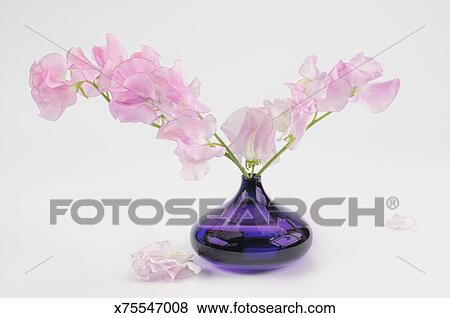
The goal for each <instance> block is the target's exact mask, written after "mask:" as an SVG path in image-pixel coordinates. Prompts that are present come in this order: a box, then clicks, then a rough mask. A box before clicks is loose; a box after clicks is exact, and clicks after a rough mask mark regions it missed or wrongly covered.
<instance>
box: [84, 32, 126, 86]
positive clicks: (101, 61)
mask: <svg viewBox="0 0 450 318" xmlns="http://www.w3.org/2000/svg"><path fill="white" fill-rule="evenodd" d="M92 55H93V56H94V59H95V61H96V63H97V65H98V67H99V68H100V70H101V72H100V74H99V79H98V85H99V88H100V91H102V92H103V91H108V90H109V89H110V88H111V76H112V73H113V71H114V69H115V68H116V67H117V66H118V65H119V64H120V63H122V62H123V61H124V60H125V59H126V56H127V53H126V49H125V48H124V47H123V46H122V44H120V42H119V41H118V40H117V38H116V37H115V36H114V35H112V34H107V35H106V46H94V47H93V48H92Z"/></svg>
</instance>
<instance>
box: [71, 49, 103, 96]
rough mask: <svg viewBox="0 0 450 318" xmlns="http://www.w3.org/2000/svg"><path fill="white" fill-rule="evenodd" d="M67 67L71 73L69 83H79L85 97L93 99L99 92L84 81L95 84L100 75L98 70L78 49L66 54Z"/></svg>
mask: <svg viewBox="0 0 450 318" xmlns="http://www.w3.org/2000/svg"><path fill="white" fill-rule="evenodd" d="M66 58H67V66H68V67H69V70H70V73H71V82H72V83H77V82H82V83H81V88H82V90H83V92H84V93H85V94H86V96H87V97H95V96H98V95H99V94H100V92H99V91H98V90H97V89H96V88H95V87H94V86H93V85H91V84H89V83H86V81H90V82H95V81H96V80H97V78H98V77H99V75H100V72H99V68H98V67H97V66H95V65H94V64H93V63H92V62H90V61H89V60H88V59H87V58H86V56H85V55H84V53H83V50H82V49H81V48H79V47H77V48H71V49H70V50H69V52H67V56H66Z"/></svg>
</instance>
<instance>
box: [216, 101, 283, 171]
mask: <svg viewBox="0 0 450 318" xmlns="http://www.w3.org/2000/svg"><path fill="white" fill-rule="evenodd" d="M222 131H223V132H224V133H225V135H226V136H227V138H228V140H229V141H230V145H229V147H230V149H231V150H232V151H233V152H234V153H235V155H236V156H237V158H238V159H241V158H244V159H245V160H248V161H258V160H261V162H262V163H264V162H266V161H267V160H269V159H270V158H271V157H272V156H273V155H274V154H275V152H276V146H275V127H274V124H273V122H272V116H271V115H270V113H269V111H268V109H267V108H266V107H260V108H251V107H244V108H241V109H239V110H237V111H235V112H233V113H232V114H231V115H230V116H229V117H228V119H227V120H226V121H225V123H224V124H223V125H222Z"/></svg>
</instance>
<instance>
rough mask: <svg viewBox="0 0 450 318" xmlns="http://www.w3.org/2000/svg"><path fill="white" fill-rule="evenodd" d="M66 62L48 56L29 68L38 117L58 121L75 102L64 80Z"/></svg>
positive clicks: (70, 89) (58, 57)
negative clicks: (38, 112)
mask: <svg viewBox="0 0 450 318" xmlns="http://www.w3.org/2000/svg"><path fill="white" fill-rule="evenodd" d="M67 72H68V69H67V65H66V61H65V60H64V58H63V57H62V56H61V55H59V54H55V53H54V54H48V55H46V56H44V57H43V58H41V59H40V60H39V61H38V62H34V63H33V65H31V68H30V87H31V95H32V96H33V99H34V101H35V102H36V104H37V105H38V107H39V111H40V114H39V115H40V116H41V117H43V118H45V119H48V120H56V119H58V118H59V117H60V116H61V115H62V113H63V112H64V110H65V109H66V108H67V107H68V106H71V105H73V104H75V102H76V100H77V93H76V90H75V88H74V87H73V86H72V84H71V82H69V81H67V80H66V75H67Z"/></svg>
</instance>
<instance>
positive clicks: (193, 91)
mask: <svg viewBox="0 0 450 318" xmlns="http://www.w3.org/2000/svg"><path fill="white" fill-rule="evenodd" d="M157 74H158V75H159V76H160V78H162V79H164V80H165V81H166V83H165V84H166V85H164V86H163V89H164V91H163V92H161V93H164V94H165V96H166V97H167V98H168V99H169V100H170V101H172V102H173V103H175V104H176V105H178V107H177V108H176V110H177V111H178V112H179V111H183V110H186V109H189V110H194V111H195V112H197V113H200V114H204V113H208V112H209V111H210V109H209V108H208V107H206V105H204V104H203V103H201V102H200V101H199V100H198V97H199V96H200V80H199V79H198V78H194V79H193V80H192V82H191V83H190V84H189V85H186V84H185V83H184V81H183V76H182V74H181V71H180V67H179V63H175V65H174V66H173V67H171V68H165V67H162V68H160V69H159V70H158V72H157Z"/></svg>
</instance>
